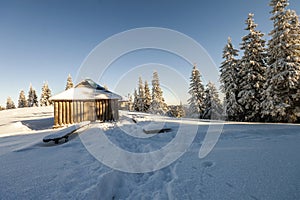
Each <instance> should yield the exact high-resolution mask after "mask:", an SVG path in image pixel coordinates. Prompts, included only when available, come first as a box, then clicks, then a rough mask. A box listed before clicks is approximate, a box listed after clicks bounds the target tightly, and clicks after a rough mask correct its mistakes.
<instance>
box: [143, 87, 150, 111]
mask: <svg viewBox="0 0 300 200" xmlns="http://www.w3.org/2000/svg"><path fill="white" fill-rule="evenodd" d="M144 92H145V101H144V107H145V108H144V110H145V112H148V111H149V108H150V105H151V93H150V88H149V84H148V82H147V81H145V85H144Z"/></svg>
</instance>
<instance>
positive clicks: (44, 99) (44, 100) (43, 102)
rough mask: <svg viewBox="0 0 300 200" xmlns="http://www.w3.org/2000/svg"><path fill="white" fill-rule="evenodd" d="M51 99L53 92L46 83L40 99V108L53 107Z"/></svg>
mask: <svg viewBox="0 0 300 200" xmlns="http://www.w3.org/2000/svg"><path fill="white" fill-rule="evenodd" d="M50 97H51V90H50V88H49V86H48V83H47V82H45V83H44V85H43V88H42V93H41V99H40V106H49V105H51V104H52V103H51V101H50V100H49V98H50Z"/></svg>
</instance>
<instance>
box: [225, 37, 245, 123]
mask: <svg viewBox="0 0 300 200" xmlns="http://www.w3.org/2000/svg"><path fill="white" fill-rule="evenodd" d="M236 56H238V50H237V49H235V48H234V47H233V45H232V42H231V38H228V42H227V44H226V46H225V48H224V50H223V59H225V60H224V61H223V62H222V64H221V67H220V68H221V69H220V72H221V74H220V81H221V83H222V85H221V90H222V92H223V93H224V94H225V97H224V109H225V115H226V116H227V119H228V120H240V117H241V116H242V115H243V109H242V107H241V105H240V104H239V103H238V98H237V97H238V92H239V89H240V88H239V83H240V75H239V65H240V61H239V60H238V59H236Z"/></svg>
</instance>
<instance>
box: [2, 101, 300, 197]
mask: <svg viewBox="0 0 300 200" xmlns="http://www.w3.org/2000/svg"><path fill="white" fill-rule="evenodd" d="M52 110H53V108H52V107H48V108H25V109H16V110H7V111H1V112H0V178H1V181H0V199H130V200H131V199H249V200H257V199H300V189H299V188H300V145H299V144H300V126H298V125H283V124H253V123H252V124H247V123H243V124H239V123H230V124H225V125H224V127H223V131H222V134H221V137H220V139H219V140H218V142H217V144H216V146H215V147H214V148H213V150H212V151H211V152H210V153H209V154H208V156H206V157H205V158H203V159H199V156H198V154H199V149H200V147H201V145H202V143H203V139H204V137H205V135H206V131H207V129H208V127H209V125H210V126H214V125H212V124H210V123H209V122H198V121H197V120H188V119H184V120H182V121H181V120H178V119H171V118H164V117H161V118H160V117H156V116H153V115H141V114H137V113H126V112H121V120H120V121H119V122H118V123H101V124H100V123H92V124H90V125H89V126H88V127H85V128H82V129H80V130H79V131H78V132H77V134H74V135H73V136H71V138H70V140H69V142H67V143H59V144H58V145H55V144H54V143H52V142H51V143H43V142H42V139H43V137H45V136H46V135H49V134H50V133H53V132H55V130H52V129H51V126H52V122H53V121H52V120H53V118H52V114H53V113H52ZM132 118H134V120H135V121H136V122H137V123H134V122H133V120H132ZM151 126H154V127H155V128H157V127H159V126H162V127H168V128H171V131H170V132H166V133H161V134H150V135H149V134H148V135H147V134H145V133H144V132H143V127H144V128H147V129H149V128H151ZM180 127H183V128H184V130H185V132H186V134H187V136H189V134H190V135H191V133H189V131H188V130H190V131H191V132H192V131H193V130H196V129H197V128H198V130H197V134H196V137H195V139H194V140H193V142H192V144H191V145H190V146H189V148H188V149H187V150H186V151H185V152H184V154H183V155H182V156H181V157H180V158H179V159H177V160H176V161H175V162H173V163H172V164H170V165H168V166H167V167H165V168H163V169H160V170H157V171H154V172H147V173H127V172H122V171H118V170H115V169H112V168H110V167H108V166H105V165H104V164H102V163H101V162H100V161H99V160H97V159H96V158H95V157H94V156H93V155H92V154H90V153H89V149H87V148H86V144H85V145H84V142H83V141H82V139H83V138H86V139H94V138H93V137H97V134H105V136H106V137H107V138H109V140H110V141H111V142H112V143H114V144H115V145H116V146H119V147H120V148H122V149H124V150H126V151H127V152H134V153H147V152H151V151H155V150H159V149H161V148H162V147H164V146H165V145H167V144H168V143H169V142H171V141H172V140H173V139H174V138H175V137H176V133H177V132H178V130H179V129H180ZM195 128H196V129H195ZM99 130H101V131H99ZM78 135H79V136H78ZM94 141H97V140H96V139H95V140H94ZM102 150H103V152H105V151H106V150H107V149H105V148H103V149H102ZM106 153H110V152H106ZM114 156H115V157H116V159H118V160H125V159H126V158H125V159H124V158H118V157H117V156H116V155H111V157H112V158H114ZM118 160H116V162H117V161H118ZM153 162H159V161H153Z"/></svg>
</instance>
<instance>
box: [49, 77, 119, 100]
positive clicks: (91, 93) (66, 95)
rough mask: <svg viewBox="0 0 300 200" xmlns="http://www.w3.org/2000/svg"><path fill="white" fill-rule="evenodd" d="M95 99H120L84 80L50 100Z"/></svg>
mask: <svg viewBox="0 0 300 200" xmlns="http://www.w3.org/2000/svg"><path fill="white" fill-rule="evenodd" d="M95 99H119V100H120V99H122V97H121V96H120V95H118V94H115V93H113V92H111V91H109V90H107V89H105V88H104V87H102V86H100V85H98V84H97V83H95V82H94V81H93V80H91V79H85V80H83V81H81V82H80V83H78V84H77V85H76V86H75V87H74V88H71V89H68V90H66V91H64V92H62V93H59V94H57V95H54V96H52V97H51V98H50V100H54V101H55V100H95Z"/></svg>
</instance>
